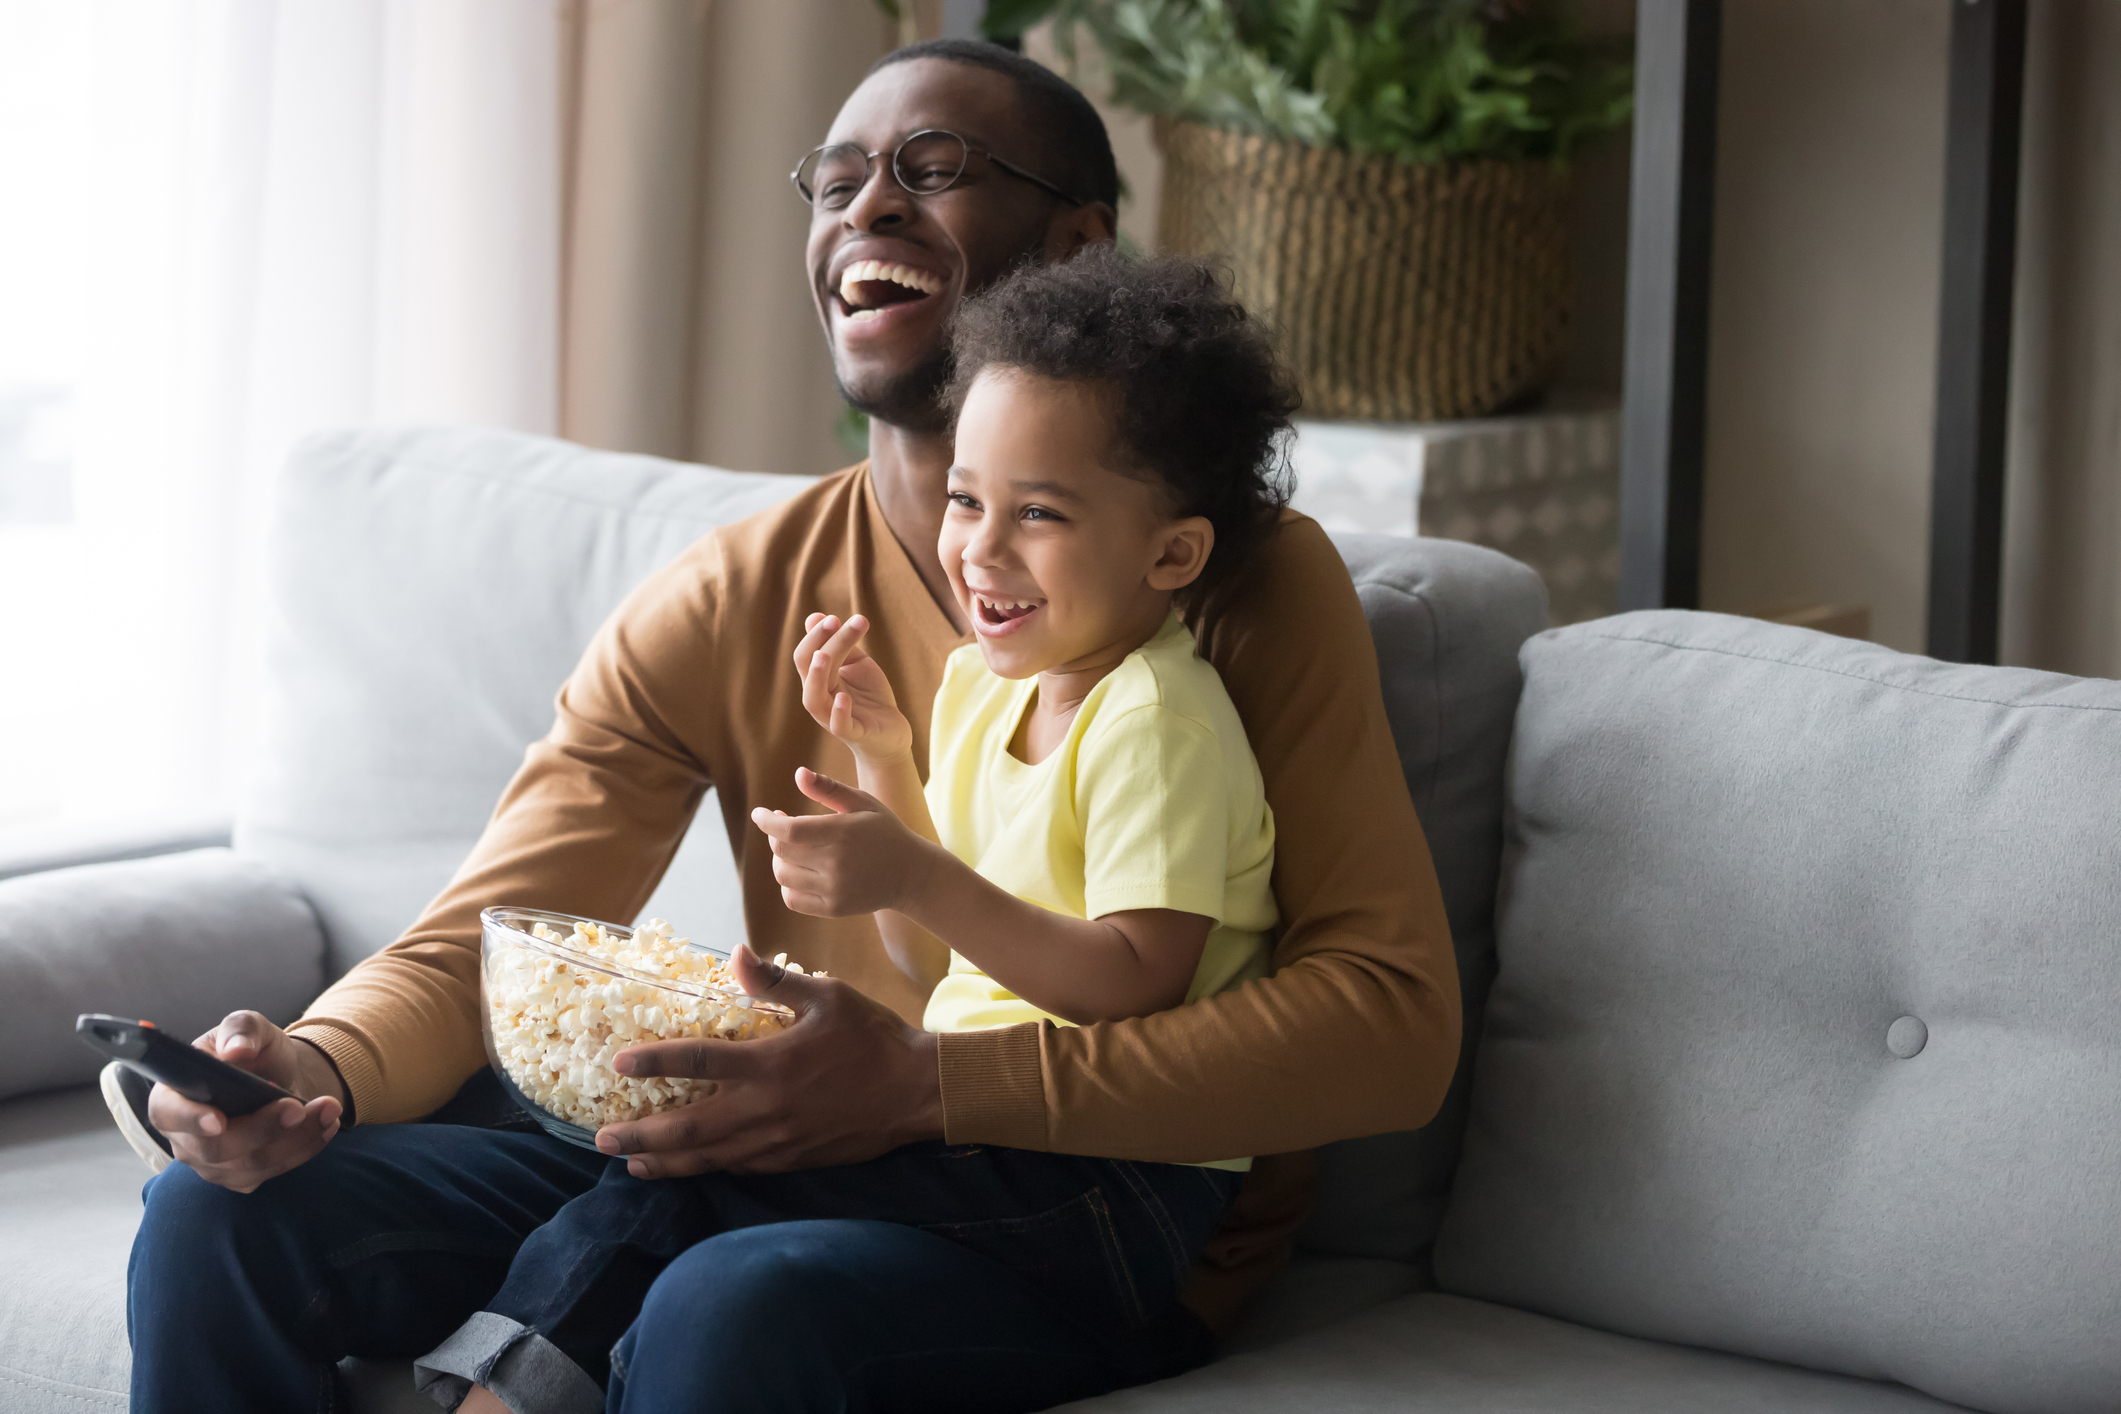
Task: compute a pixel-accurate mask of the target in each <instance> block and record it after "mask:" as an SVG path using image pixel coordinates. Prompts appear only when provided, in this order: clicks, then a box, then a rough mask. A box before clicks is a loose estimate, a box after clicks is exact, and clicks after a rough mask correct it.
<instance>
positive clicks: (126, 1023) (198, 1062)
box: [74, 1011, 295, 1119]
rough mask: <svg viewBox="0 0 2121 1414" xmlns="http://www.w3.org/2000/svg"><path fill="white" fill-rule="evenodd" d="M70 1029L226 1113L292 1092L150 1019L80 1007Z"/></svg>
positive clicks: (245, 1110)
mask: <svg viewBox="0 0 2121 1414" xmlns="http://www.w3.org/2000/svg"><path fill="white" fill-rule="evenodd" d="M74 1034H75V1035H76V1036H79V1037H80V1038H81V1039H82V1040H84V1041H86V1042H88V1044H89V1045H91V1046H94V1047H95V1048H96V1049H97V1050H99V1051H101V1052H103V1054H105V1055H107V1056H109V1057H110V1058H111V1059H112V1060H114V1061H117V1062H119V1063H120V1064H122V1065H124V1066H126V1067H128V1068H129V1069H132V1070H137V1071H138V1072H140V1073H141V1074H142V1075H144V1076H146V1077H147V1078H148V1079H150V1080H155V1081H160V1082H161V1083H162V1084H164V1085H167V1086H168V1087H169V1088H170V1089H172V1090H174V1091H176V1092H177V1093H178V1094H179V1095H182V1096H183V1097H184V1098H185V1099H187V1100H191V1101H193V1102H195V1103H197V1104H201V1105H212V1106H213V1107H214V1108H215V1109H217V1110H219V1111H220V1112H221V1113H223V1114H225V1115H227V1116H228V1117H229V1118H231V1119H234V1118H237V1117H238V1116H241V1115H247V1114H252V1113H255V1112H256V1111H258V1110H261V1109H264V1108H265V1107H266V1106H267V1105H269V1104H271V1103H272V1102H273V1101H275V1100H291V1099H294V1098H295V1097H294V1096H292V1095H290V1094H288V1093H287V1092H286V1091H285V1090H282V1089H281V1088H280V1087H279V1086H277V1085H275V1084H273V1083H272V1082H271V1081H269V1080H264V1079H261V1078H259V1077H258V1076H255V1075H252V1074H251V1073H250V1072H249V1071H247V1070H238V1069H237V1068H236V1067H234V1066H232V1065H230V1064H229V1063H228V1062H227V1061H225V1060H222V1059H220V1058H219V1057H217V1056H210V1055H208V1054H207V1053H206V1052H204V1051H202V1050H200V1049H199V1048H198V1047H197V1046H187V1045H186V1044H184V1042H182V1041H178V1040H174V1039H172V1038H171V1037H169V1036H166V1035H164V1034H163V1033H162V1032H161V1031H159V1030H157V1029H156V1027H155V1023H153V1022H152V1021H130V1020H127V1019H126V1018H125V1017H122V1016H105V1015H104V1014H103V1013H101V1012H93V1011H92V1012H84V1013H83V1014H82V1015H81V1016H80V1017H79V1018H78V1019H76V1020H75V1022H74Z"/></svg>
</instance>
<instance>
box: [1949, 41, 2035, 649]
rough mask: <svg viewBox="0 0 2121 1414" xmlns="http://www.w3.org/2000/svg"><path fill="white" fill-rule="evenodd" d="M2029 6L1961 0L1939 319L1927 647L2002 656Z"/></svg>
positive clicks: (1954, 51) (1955, 48)
mask: <svg viewBox="0 0 2121 1414" xmlns="http://www.w3.org/2000/svg"><path fill="white" fill-rule="evenodd" d="M2024 94H2025V0H1954V2H1953V4H1952V79H1951V98H1950V102H1949V109H1948V115H1947V118H1946V124H1945V149H1944V290H1943V295H1942V298H1941V301H1940V303H1939V307H1938V318H1937V417H1936V446H1935V449H1934V451H1933V453H1932V455H1933V456H1934V458H1935V460H1934V463H1933V467H1932V484H1931V492H1930V603H1929V651H1930V656H1931V657H1934V658H1943V659H1946V660H1948V661H1950V662H1955V663H1993V662H1995V661H1996V646H1997V645H1996V638H1997V625H1998V622H1999V618H2000V615H1999V612H1998V611H1999V609H2000V607H2001V604H2002V598H2003V453H2004V432H2005V424H2006V421H2007V418H2008V414H2009V411H2010V384H2011V285H2012V278H2013V273H2014V266H2015V263H2016V258H2017V252H2018V128H2019V121H2020V115H2021V112H2022V109H2023V107H2024V105H2023V101H2022V100H2023V98H2024Z"/></svg>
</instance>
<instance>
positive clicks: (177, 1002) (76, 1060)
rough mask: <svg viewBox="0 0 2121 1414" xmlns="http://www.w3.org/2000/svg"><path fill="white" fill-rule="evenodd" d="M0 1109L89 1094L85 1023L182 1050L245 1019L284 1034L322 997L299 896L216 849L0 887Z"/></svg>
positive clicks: (316, 951) (315, 937)
mask: <svg viewBox="0 0 2121 1414" xmlns="http://www.w3.org/2000/svg"><path fill="white" fill-rule="evenodd" d="M0 977H5V978H6V984H5V985H4V986H0V1099H6V1098H8V1097H10V1096H14V1095H21V1094H27V1093H28V1092H30V1091H33V1090H47V1089H51V1088H53V1087H56V1086H61V1085H75V1084H84V1083H86V1082H88V1081H90V1080H93V1079H94V1078H95V1076H96V1072H97V1071H98V1070H99V1069H100V1068H101V1067H102V1065H103V1059H102V1057H100V1056H99V1055H97V1054H96V1053H95V1052H94V1051H92V1050H90V1049H89V1048H88V1047H87V1046H84V1045H83V1044H81V1042H80V1041H78V1040H76V1039H75V1038H74V1035H73V1029H74V1018H75V1016H77V1015H78V1014H79V1013H81V1012H84V1011H104V1012H112V1013H117V1014H122V1015H125V1016H138V1017H145V1018H147V1019H149V1020H151V1021H153V1022H154V1023H155V1024H156V1025H157V1026H160V1027H162V1028H163V1029H164V1030H166V1031H168V1032H169V1033H170V1034H171V1035H173V1036H177V1037H179V1038H181V1039H183V1040H186V1041H189V1040H190V1039H191V1038H192V1037H194V1036H196V1035H198V1034H199V1033H200V1032H202V1031H205V1030H207V1029H208V1028H209V1027H211V1026H213V1025H214V1024H215V1023H216V1022H218V1021H220V1019H221V1018H222V1017H223V1016H225V1015H226V1014H227V1013H229V1012H230V1011H233V1010H235V1009H237V1008H239V1007H248V1008H251V1009H253V1010H256V1011H261V1012H263V1013H265V1015H267V1016H269V1017H271V1018H272V1019H273V1020H274V1021H280V1022H284V1021H289V1020H292V1019H293V1018H294V1017H295V1016H297V1015H298V1014H299V1013H300V1012H301V1010H302V1008H303V1006H305V1005H306V1004H307V1003H308V1002H309V1000H310V999H311V998H312V997H314V996H315V995H316V994H317V992H318V991H319V990H320V989H321V988H322V986H323V983H324V933H323V929H322V928H321V927H319V925H318V923H317V918H316V914H315V913H314V912H312V911H311V909H310V906H309V903H308V902H307V900H305V899H304V898H303V897H302V894H301V891H300V890H299V889H297V888H296V887H295V886H294V885H293V884H292V883H290V882H288V881H287V880H286V879H285V878H284V877H283V876H281V875H280V874H279V873H278V872H277V871H275V870H273V869H271V868H269V867H267V866H265V865H262V864H259V863H257V862H256V861H254V860H247V859H244V858H242V857H240V856H238V855H236V854H234V853H231V852H230V851H228V850H226V849H201V850H193V851H191V852H189V853H185V854H169V855H161V856H158V857H156V858H153V859H136V860H127V861H124V862H120V863H112V864H88V865H82V866H80V867H78V868H73V869H55V870H51V871H49V872H46V873H40V874H26V875H22V876H20V877H18V878H13V879H5V880H0Z"/></svg>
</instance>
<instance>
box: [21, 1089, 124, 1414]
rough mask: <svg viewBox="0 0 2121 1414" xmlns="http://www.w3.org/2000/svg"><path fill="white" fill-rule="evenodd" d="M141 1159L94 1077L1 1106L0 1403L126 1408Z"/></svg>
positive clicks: (25, 1406) (74, 1408) (47, 1407)
mask: <svg viewBox="0 0 2121 1414" xmlns="http://www.w3.org/2000/svg"><path fill="white" fill-rule="evenodd" d="M146 1181H147V1167H146V1165H144V1164H142V1163H141V1162H140V1160H139V1158H138V1156H136V1155H135V1154H134V1153H133V1151H132V1150H131V1149H130V1148H128V1147H127V1146H126V1143H125V1139H124V1136H122V1135H120V1134H119V1133H118V1127H117V1126H116V1125H114V1124H112V1123H111V1118H110V1112H109V1111H108V1110H106V1109H104V1108H103V1097H102V1095H101V1094H100V1093H98V1092H97V1090H96V1087H95V1086H93V1085H89V1086H85V1087H77V1088H74V1089H68V1090H57V1091H52V1092H50V1093H48V1094H42V1095H29V1096H25V1097H23V1098H21V1099H18V1100H10V1101H8V1102H7V1103H6V1104H4V1105H0V1252H5V1253H7V1256H8V1271H7V1280H6V1281H5V1282H0V1409H39V1410H41V1409H69V1410H82V1411H85V1410H89V1409H123V1408H124V1407H125V1382H126V1377H127V1374H128V1373H129V1371H130V1369H131V1366H132V1361H131V1358H130V1355H129V1352H128V1350H127V1348H126V1341H125V1262H126V1257H127V1255H128V1254H129V1253H130V1252H131V1251H132V1246H133V1230H134V1229H135V1228H137V1227H138V1226H139V1225H140V1186H141V1185H142V1184H143V1183H145V1182H146Z"/></svg>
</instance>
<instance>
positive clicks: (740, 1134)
mask: <svg viewBox="0 0 2121 1414" xmlns="http://www.w3.org/2000/svg"><path fill="white" fill-rule="evenodd" d="M730 960H731V963H732V965H733V966H734V968H735V970H736V974H737V980H738V982H739V983H740V984H741V985H742V986H743V988H744V990H745V991H746V992H747V993H749V994H750V995H751V996H753V997H757V998H759V999H760V1000H762V1001H770V1002H777V1003H779V1004H780V1005H782V1006H785V1007H787V1008H788V1009H789V1010H790V1011H793V1012H794V1013H795V1018H796V1019H795V1023H794V1024H793V1025H791V1026H790V1027H789V1028H788V1029H787V1030H785V1031H782V1032H779V1033H777V1034H775V1035H772V1036H768V1037H766V1038H764V1039H763V1040H757V1041H704V1040H702V1041H658V1042H654V1043H652V1044H649V1045H644V1046H634V1047H631V1048H630V1049H628V1050H625V1051H621V1052H620V1053H619V1054H618V1056H617V1057H615V1058H614V1062H613V1063H614V1065H615V1066H616V1068H617V1069H618V1070H619V1072H620V1073H621V1074H623V1075H667V1076H683V1077H685V1078H687V1079H692V1080H712V1081H714V1082H715V1083H716V1088H715V1093H714V1094H712V1095H710V1096H708V1097H707V1098H706V1099H704V1100H698V1101H695V1102H693V1103H692V1104H689V1105H685V1106H683V1107H681V1108H679V1109H675V1110H668V1111H665V1112H664V1113H662V1114H657V1115H650V1116H648V1117H647V1118H645V1119H638V1120H632V1121H628V1122H626V1123H623V1124H607V1125H605V1126H604V1127H603V1128H602V1129H600V1130H598V1131H597V1148H598V1149H599V1150H600V1151H601V1152H603V1153H606V1154H612V1155H619V1154H624V1155H626V1156H627V1164H626V1168H627V1171H628V1172H630V1173H631V1174H633V1176H634V1177H636V1178H680V1177H684V1176H686V1175H689V1174H696V1173H707V1172H710V1171H712V1170H716V1169H726V1170H729V1171H732V1172H736V1173H778V1172H784V1171H787V1170H789V1169H804V1168H821V1167H824V1166H826V1165H829V1164H851V1163H859V1162H861V1161H862V1160H864V1159H873V1158H875V1157H876V1156H877V1155H879V1154H882V1153H886V1152H888V1151H889V1150H892V1149H896V1148H898V1147H899V1146H900V1145H902V1144H911V1143H914V1142H916V1141H917V1140H922V1139H936V1138H940V1137H941V1136H942V1132H943V1095H942V1082H941V1078H940V1076H939V1075H938V1073H937V1070H936V1051H935V1044H936V1043H935V1037H933V1036H931V1035H929V1034H928V1033H927V1032H925V1031H921V1030H919V1029H917V1028H915V1027H912V1026H908V1025H907V1024H906V1023H905V1022H904V1021H902V1020H901V1019H900V1018H899V1017H898V1015H897V1014H896V1013H894V1012H892V1011H890V1010H888V1009H887V1008H885V1007H883V1006H881V1005H879V1004H878V1003H876V1002H874V1001H871V1000H870V999H869V998H868V997H865V996H863V995H862V994H861V993H860V992H857V991H856V990H855V989H854V988H852V987H850V986H848V985H847V984H846V983H844V982H842V981H839V980H838V979H837V978H832V977H809V976H805V975H803V974H801V973H796V972H789V971H786V970H785V969H782V968H779V967H775V966H773V965H772V964H771V963H766V962H762V961H760V960H759V958H758V957H757V955H756V954H754V953H753V952H752V951H751V949H750V948H749V947H748V946H747V947H739V948H738V949H737V950H736V952H735V953H734V954H733V955H732V957H731V959H730Z"/></svg>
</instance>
